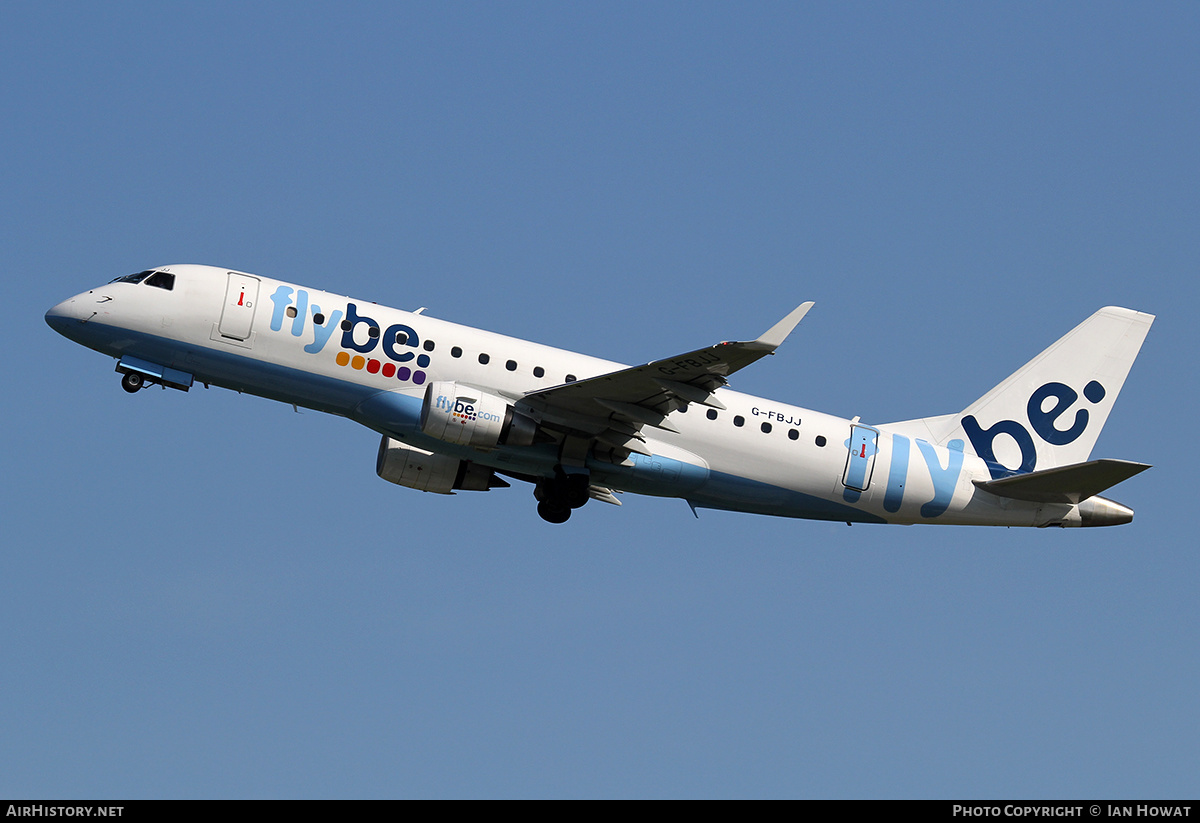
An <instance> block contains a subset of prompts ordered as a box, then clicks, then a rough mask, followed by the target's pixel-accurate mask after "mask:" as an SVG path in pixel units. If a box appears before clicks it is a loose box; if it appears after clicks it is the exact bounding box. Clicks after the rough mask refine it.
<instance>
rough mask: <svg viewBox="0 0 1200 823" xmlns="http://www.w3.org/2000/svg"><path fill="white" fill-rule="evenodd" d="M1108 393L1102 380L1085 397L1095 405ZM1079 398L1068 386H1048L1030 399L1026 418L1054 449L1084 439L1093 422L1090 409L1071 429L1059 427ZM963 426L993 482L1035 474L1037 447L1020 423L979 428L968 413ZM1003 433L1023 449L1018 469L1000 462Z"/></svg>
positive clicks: (1080, 414)
mask: <svg viewBox="0 0 1200 823" xmlns="http://www.w3.org/2000/svg"><path fill="white" fill-rule="evenodd" d="M1105 393H1106V392H1105V390H1104V386H1102V385H1101V384H1100V382H1099V381H1098V380H1093V381H1091V382H1090V383H1088V384H1087V385H1086V386H1084V387H1083V396H1084V398H1085V399H1086V400H1087V401H1088V402H1089V403H1091V404H1093V405H1095V404H1096V403H1099V402H1100V401H1101V400H1103V399H1104V395H1105ZM1078 399H1079V394H1078V393H1077V392H1076V391H1075V390H1074V389H1073V388H1071V387H1070V386H1068V385H1067V384H1066V383H1057V382H1051V383H1046V384H1044V385H1042V386H1040V387H1038V388H1037V389H1036V390H1035V391H1034V392H1033V394H1031V395H1030V396H1029V403H1028V404H1027V405H1026V407H1025V416H1026V417H1027V418H1028V419H1029V425H1030V427H1031V428H1032V429H1033V431H1034V433H1036V434H1037V436H1038V437H1040V438H1041V439H1042V440H1044V441H1045V442H1047V443H1049V444H1050V445H1052V446H1065V445H1067V444H1068V443H1074V442H1075V441H1076V440H1078V439H1079V438H1080V436H1081V435H1082V434H1083V432H1084V429H1086V428H1087V426H1088V420H1089V419H1090V415H1089V413H1088V410H1087V409H1086V408H1083V409H1078V410H1077V411H1076V412H1075V418H1074V419H1073V420H1072V421H1071V425H1070V426H1069V427H1068V428H1066V429H1060V428H1058V426H1057V425H1055V423H1056V422H1057V421H1058V419H1059V418H1060V417H1062V416H1063V415H1064V414H1066V413H1067V412H1068V411H1069V410H1070V409H1071V407H1072V406H1073V405H1074V404H1075V401H1076V400H1078ZM1049 400H1053V401H1054V403H1053V405H1052V406H1051V407H1050V408H1048V409H1046V408H1043V407H1044V406H1045V405H1046V402H1047V401H1049ZM962 427H963V431H965V432H966V433H967V437H968V438H970V440H971V445H972V446H974V447H975V453H976V454H977V455H979V456H980V457H982V458H983V460H984V462H986V463H987V467H988V471H989V472H990V473H991V475H992V479H993V480H999V479H1000V478H1001V477H1007V476H1008V475H1011V474H1014V473H1018V474H1024V473H1025V472H1031V471H1033V470H1034V469H1035V468H1036V467H1037V446H1035V445H1034V442H1033V435H1031V434H1030V433H1029V429H1027V428H1025V427H1024V426H1023V425H1021V424H1020V423H1018V422H1017V421H1016V420H1000V421H998V422H997V423H996V424H995V425H993V426H992V427H991V428H988V429H985V428H983V427H982V426H980V425H979V421H978V420H976V419H975V416H974V415H972V414H968V415H967V416H966V417H964V418H963V419H962ZM1001 434H1007V435H1008V436H1009V437H1011V438H1012V439H1013V440H1014V441H1016V444H1017V446H1018V447H1019V448H1020V449H1021V465H1020V467H1019V468H1017V469H1010V468H1008V467H1006V466H1003V465H1001V464H1000V463H999V462H998V461H997V460H996V450H995V441H996V437H997V435H1001Z"/></svg>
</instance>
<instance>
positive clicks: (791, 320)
mask: <svg viewBox="0 0 1200 823" xmlns="http://www.w3.org/2000/svg"><path fill="white" fill-rule="evenodd" d="M812 307H813V302H812V301H811V300H810V301H808V302H807V303H801V304H800V305H799V306H797V307H796V308H794V309H792V311H791V313H790V314H789V315H788V316H787V317H785V318H783V319H782V320H780V321H779V322H778V323H776V324H775V325H774V326H772V327H771V328H769V329H767V331H766V332H765V333H764V334H763V335H762V336H760V337H759V338H758V339H757V340H755V341H754V342H755V343H757V344H758V345H759V346H762V347H763V348H768V349H775V348H778V347H779V345H780V344H781V343H783V341H784V340H786V339H787V336H788V335H789V334H791V333H792V329H794V328H796V326H798V325H799V324H800V321H801V320H803V319H804V315H806V314H808V310H809V309H811V308H812Z"/></svg>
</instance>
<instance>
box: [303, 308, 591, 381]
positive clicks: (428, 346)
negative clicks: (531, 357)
mask: <svg viewBox="0 0 1200 823" xmlns="http://www.w3.org/2000/svg"><path fill="white" fill-rule="evenodd" d="M287 312H288V317H295V316H296V309H295V308H294V307H292V306H289V307H288V309H287ZM313 322H314V323H316V324H317V325H323V324H324V322H325V318H324V316H323V315H320V314H315V315H313ZM341 328H342V331H350V329H352V328H353V324H352V323H351V322H350V321H349V320H343V321H342V326H341ZM379 334H380V332H379V327H378V326H371V327H370V328H368V329H367V335H368V336H369V337H379ZM407 342H408V335H407V334H405V333H404V332H402V331H398V332H396V343H397V344H398V345H401V346H403V345H404V344H405V343H407ZM421 348H423V349H424V350H425V351H433V350H434V349H436V348H437V343H435V342H434V341H432V340H426V341H425V342H424V343H422V344H421ZM450 356H451V357H453V358H456V359H457V358H459V357H462V356H463V350H462V348H461V347H459V346H453V347H451V349H450ZM490 362H492V356H491V355H490V354H487V353H486V352H480V353H479V364H480V365H481V366H486V365H487V364H488V363H490ZM504 368H506V369H508V370H509V371H516V370H517V361H516V360H506V361H505V362H504ZM533 376H534V377H539V378H540V377H545V376H546V370H545V369H543V368H542V367H541V366H534V367H533ZM578 379H579V378H578V377H576V376H575V375H573V374H568V375H567V378H566V380H565V381H563V382H566V383H574V382H575V381H576V380H578Z"/></svg>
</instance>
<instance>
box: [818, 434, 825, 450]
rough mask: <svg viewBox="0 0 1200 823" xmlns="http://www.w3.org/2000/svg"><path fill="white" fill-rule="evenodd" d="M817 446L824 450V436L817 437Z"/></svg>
mask: <svg viewBox="0 0 1200 823" xmlns="http://www.w3.org/2000/svg"><path fill="white" fill-rule="evenodd" d="M817 445H818V446H821V447H822V448H824V446H825V436H824V435H821V434H818V435H817Z"/></svg>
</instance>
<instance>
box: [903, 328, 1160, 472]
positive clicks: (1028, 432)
mask: <svg viewBox="0 0 1200 823" xmlns="http://www.w3.org/2000/svg"><path fill="white" fill-rule="evenodd" d="M1153 322H1154V315H1152V314H1145V313H1144V312H1138V311H1133V310H1132V309H1123V308H1119V307H1116V306H1108V307H1107V308H1103V309H1100V311H1098V312H1096V313H1095V314H1093V315H1092V316H1091V317H1089V318H1088V319H1087V320H1084V321H1083V322H1082V323H1080V324H1079V325H1078V326H1076V327H1075V328H1074V329H1072V330H1071V331H1069V332H1067V333H1066V334H1065V335H1064V336H1063V337H1062V338H1060V339H1059V340H1058V341H1057V342H1056V343H1054V344H1053V345H1052V346H1050V347H1049V348H1048V349H1046V350H1045V351H1043V352H1042V353H1041V354H1039V355H1038V356H1037V357H1035V358H1033V359H1032V360H1030V361H1029V362H1028V363H1026V364H1025V365H1024V366H1022V367H1021V368H1020V369H1019V370H1017V371H1016V372H1015V373H1013V374H1012V375H1011V376H1010V377H1009V378H1008V379H1006V380H1005V381H1004V382H1002V383H1001V384H1000V385H998V386H996V387H995V388H994V389H992V390H991V391H989V392H988V393H987V394H985V395H984V396H983V397H981V398H979V399H978V400H976V401H975V402H974V403H972V404H971V405H970V406H968V407H967V408H966V409H964V410H963V411H962V412H960V413H958V414H951V415H943V416H941V417H929V418H924V419H922V420H908V421H905V422H903V423H893V424H889V425H887V426H884V427H883V428H886V429H888V430H889V431H897V432H901V433H904V434H909V435H911V436H913V437H919V438H922V439H925V440H929V441H931V442H934V443H937V444H938V445H945V444H946V443H947V442H949V441H950V440H953V439H956V438H957V439H961V440H963V441H964V442H965V444H966V447H967V449H969V450H970V451H972V452H974V453H975V454H977V455H978V456H980V457H982V458H983V459H984V460H985V461H987V462H988V463H989V464H990V467H991V473H992V477H993V478H997V479H998V478H1000V477H1005V476H1007V475H1010V474H1013V473H1016V472H1031V471H1035V470H1037V469H1049V468H1053V467H1055V466H1065V465H1069V464H1072V463H1082V462H1084V461H1086V460H1087V459H1088V456H1089V455H1090V454H1091V453H1092V447H1093V446H1095V445H1096V438H1098V437H1099V436H1100V430H1101V429H1102V428H1103V427H1104V422H1105V421H1106V420H1107V419H1108V413H1109V412H1110V411H1111V410H1112V407H1113V403H1114V402H1115V401H1116V399H1117V395H1118V394H1119V393H1120V391H1121V387H1122V386H1123V385H1124V384H1125V377H1126V376H1127V375H1128V374H1129V369H1130V367H1131V366H1132V365H1133V361H1134V359H1135V358H1136V357H1137V355H1138V351H1139V350H1140V349H1141V347H1142V341H1144V340H1145V339H1146V333H1147V332H1149V331H1150V325H1151V324H1152V323H1153Z"/></svg>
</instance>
